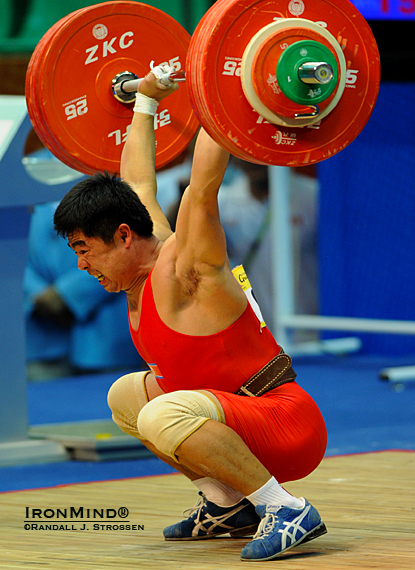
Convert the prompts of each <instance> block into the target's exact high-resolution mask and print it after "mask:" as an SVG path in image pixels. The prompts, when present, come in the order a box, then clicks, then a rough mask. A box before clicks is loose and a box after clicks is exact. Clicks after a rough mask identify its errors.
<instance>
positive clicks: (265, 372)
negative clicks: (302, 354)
mask: <svg viewBox="0 0 415 570" xmlns="http://www.w3.org/2000/svg"><path fill="white" fill-rule="evenodd" d="M296 378H297V374H296V373H295V372H294V370H293V369H292V368H291V357H290V356H288V354H285V353H284V352H283V351H282V350H281V352H280V354H278V355H277V356H275V357H274V358H273V359H272V360H270V361H269V362H268V364H266V365H265V366H264V367H263V368H261V370H260V371H259V372H257V373H256V374H254V376H252V378H250V379H249V380H247V381H246V382H245V384H243V385H242V386H241V387H240V388H239V390H238V391H237V392H236V394H237V395H239V396H254V397H255V396H256V397H258V396H262V394H265V392H268V391H269V390H273V389H274V388H277V387H278V386H281V385H282V384H285V383H286V382H293V381H294V380H295V379H296Z"/></svg>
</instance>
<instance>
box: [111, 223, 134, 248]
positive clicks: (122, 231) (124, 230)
mask: <svg viewBox="0 0 415 570" xmlns="http://www.w3.org/2000/svg"><path fill="white" fill-rule="evenodd" d="M116 236H118V238H119V239H121V241H123V242H124V243H125V245H126V247H130V245H131V241H132V232H131V228H130V226H129V225H128V224H120V225H119V226H118V229H117V230H116V232H115V235H114V238H115V237H116Z"/></svg>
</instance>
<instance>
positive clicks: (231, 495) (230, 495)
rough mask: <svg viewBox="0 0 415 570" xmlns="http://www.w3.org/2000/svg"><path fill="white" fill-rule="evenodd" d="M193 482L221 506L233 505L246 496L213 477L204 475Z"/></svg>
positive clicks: (209, 498) (210, 499)
mask: <svg viewBox="0 0 415 570" xmlns="http://www.w3.org/2000/svg"><path fill="white" fill-rule="evenodd" d="M192 483H193V484H194V485H196V487H197V488H198V489H199V490H200V491H202V493H203V494H204V495H205V497H206V499H207V500H208V501H211V502H212V503H215V505H218V506H219V507H231V506H232V505H236V503H239V501H241V500H242V499H243V498H244V495H242V493H240V492H239V491H236V489H233V488H232V487H229V485H227V484H226V483H223V482H222V481H218V480H217V479H212V478H211V477H202V478H201V479H196V480H195V481H192Z"/></svg>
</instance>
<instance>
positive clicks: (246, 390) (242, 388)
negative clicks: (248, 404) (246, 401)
mask: <svg viewBox="0 0 415 570" xmlns="http://www.w3.org/2000/svg"><path fill="white" fill-rule="evenodd" d="M239 389H240V390H241V392H243V393H244V394H245V395H246V396H251V397H252V398H256V395H255V394H253V393H252V392H250V391H249V390H248V389H247V388H245V386H241V387H240V388H239Z"/></svg>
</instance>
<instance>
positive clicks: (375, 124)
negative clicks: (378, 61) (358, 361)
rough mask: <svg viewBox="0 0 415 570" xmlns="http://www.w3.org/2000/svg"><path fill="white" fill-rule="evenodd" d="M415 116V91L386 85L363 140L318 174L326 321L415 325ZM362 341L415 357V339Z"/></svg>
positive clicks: (376, 349) (368, 337)
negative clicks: (331, 318)
mask: <svg viewBox="0 0 415 570" xmlns="http://www.w3.org/2000/svg"><path fill="white" fill-rule="evenodd" d="M414 109H415V84H413V83H401V84H398V83H383V84H382V85H381V89H380V93H379V98H378V102H377V104H376V107H375V109H374V112H373V115H372V117H371V119H370V120H369V122H368V124H367V125H366V127H365V128H364V130H363V131H362V133H361V134H360V135H359V136H358V137H357V139H356V140H355V141H354V142H353V143H352V144H351V145H349V146H348V147H347V148H346V149H345V150H343V151H342V152H341V153H340V154H338V155H336V156H334V157H332V158H331V159H329V160H326V161H324V162H322V163H320V164H319V166H318V172H319V179H320V183H321V194H320V222H319V248H320V251H319V253H320V262H319V263H320V266H319V270H320V310H321V314H323V315H335V316H348V317H366V318H381V319H399V320H400V319H408V320H415V113H414ZM330 336H333V335H330ZM336 336H338V335H336ZM358 336H360V337H361V339H362V341H363V350H364V351H365V352H369V353H382V352H389V353H391V352H393V353H397V354H410V353H413V354H414V355H415V336H401V335H385V334H366V333H365V334H359V335H358Z"/></svg>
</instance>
